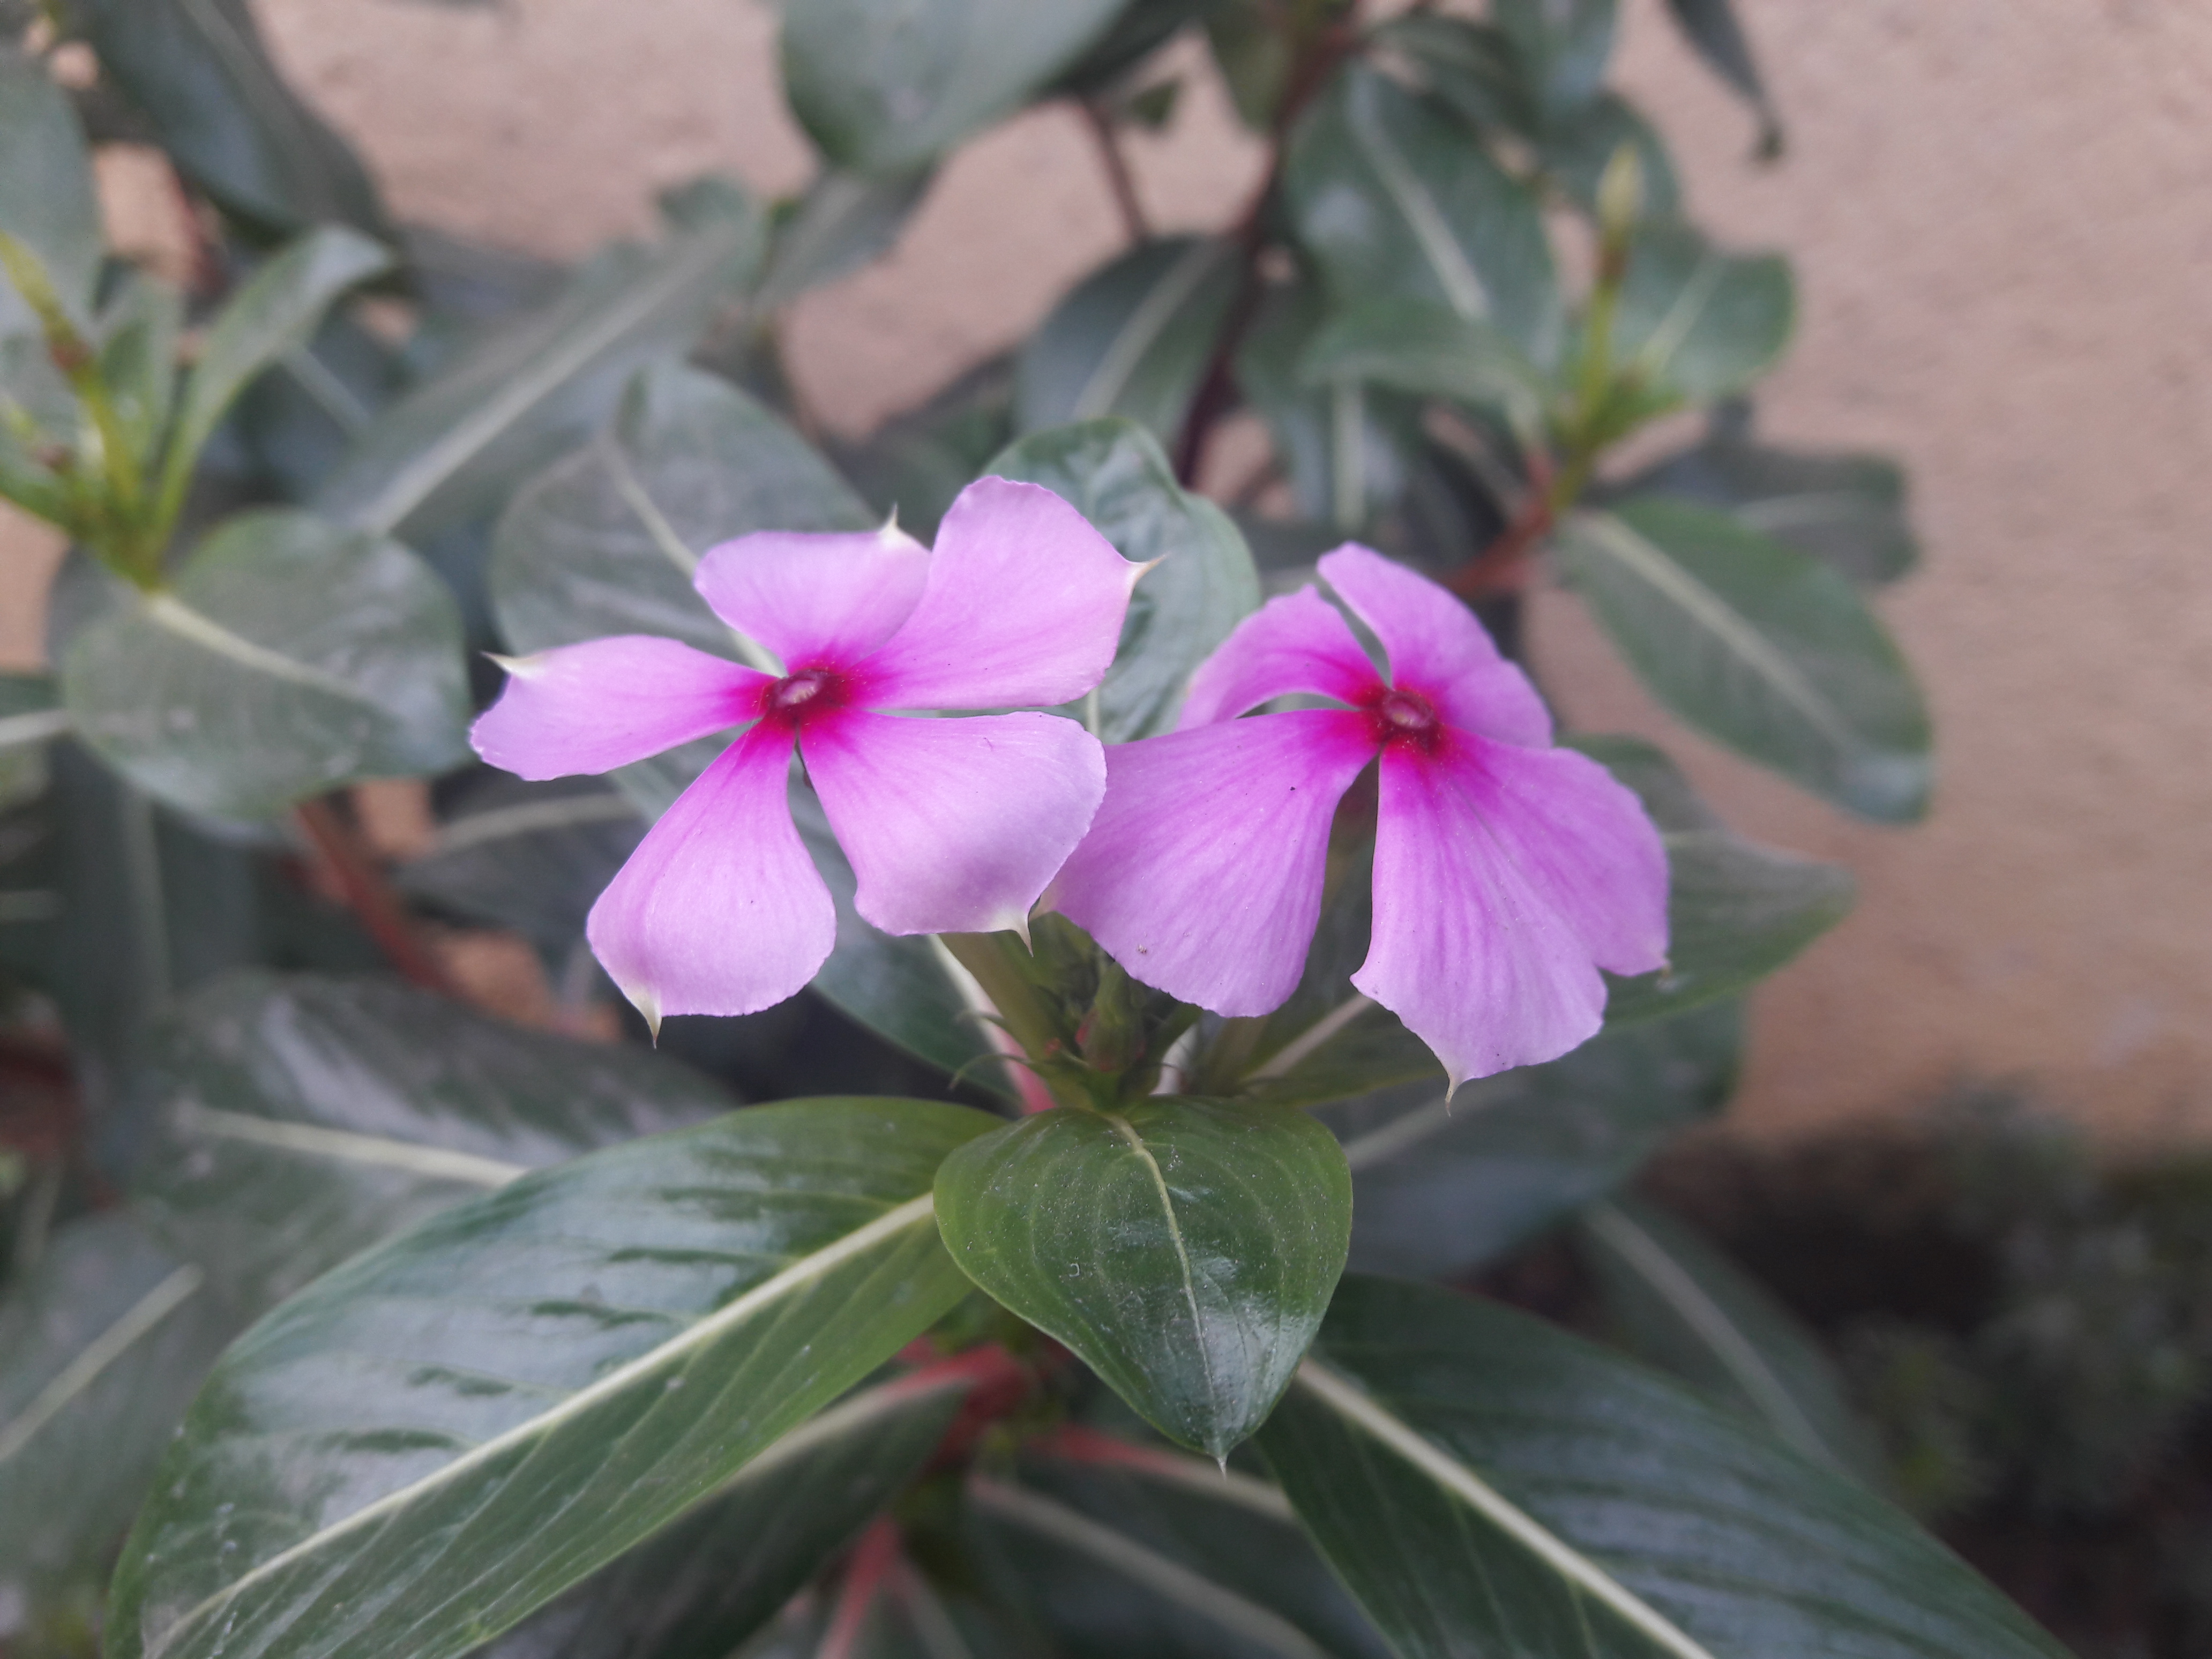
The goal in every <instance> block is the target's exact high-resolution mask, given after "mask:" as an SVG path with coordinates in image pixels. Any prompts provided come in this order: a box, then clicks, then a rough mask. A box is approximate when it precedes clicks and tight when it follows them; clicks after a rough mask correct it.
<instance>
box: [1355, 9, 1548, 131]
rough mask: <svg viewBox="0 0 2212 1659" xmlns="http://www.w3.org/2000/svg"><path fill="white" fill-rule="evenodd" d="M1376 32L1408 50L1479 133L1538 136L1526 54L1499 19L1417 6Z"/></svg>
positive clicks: (1430, 84) (1428, 81)
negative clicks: (1522, 55)
mask: <svg viewBox="0 0 2212 1659" xmlns="http://www.w3.org/2000/svg"><path fill="white" fill-rule="evenodd" d="M1375 35H1376V40H1378V41H1380V42H1382V43H1383V44H1384V45H1386V46H1389V47H1391V48H1393V49H1395V51H1397V52H1402V53H1403V54H1404V55H1405V56H1406V58H1407V59H1408V60H1409V61H1410V62H1411V63H1412V64H1413V67H1414V68H1415V69H1416V70H1418V71H1419V75H1420V77H1421V80H1422V82H1424V84H1425V86H1426V87H1427V88H1428V90H1429V91H1430V92H1431V93H1432V94H1435V96H1436V98H1437V101H1438V102H1440V103H1441V104H1443V106H1445V107H1446V108H1448V109H1449V110H1450V111H1452V112H1453V113H1455V115H1457V116H1458V117H1459V118H1461V119H1462V120H1463V121H1465V122H1466V123H1467V124H1468V125H1470V126H1472V127H1473V128H1474V130H1475V131H1477V132H1478V133H1484V134H1487V133H1489V132H1492V131H1509V132H1515V133H1518V134H1520V135H1521V136H1522V137H1524V138H1526V137H1534V135H1535V133H1536V131H1537V129H1538V126H1539V125H1540V123H1539V121H1538V119H1537V113H1536V111H1535V109H1534V106H1532V105H1531V104H1530V102H1529V94H1530V90H1531V88H1529V86H1528V82H1527V80H1526V79H1525V77H1524V76H1523V75H1522V65H1521V60H1520V56H1519V54H1518V53H1517V52H1516V51H1515V50H1514V48H1513V44H1512V42H1511V41H1510V40H1507V39H1506V37H1505V32H1504V30H1503V29H1501V28H1499V27H1498V26H1497V25H1496V24H1494V23H1488V22H1476V21H1473V20H1472V19H1469V18H1465V17H1453V16H1449V15H1443V14H1440V13H1437V12H1434V11H1417V12H1409V13H1407V15H1404V16H1402V17H1394V18H1392V19H1391V20H1390V21H1389V22H1387V23H1384V24H1383V25H1381V26H1380V27H1377V28H1376V31H1375Z"/></svg>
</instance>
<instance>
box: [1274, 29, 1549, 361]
mask: <svg viewBox="0 0 2212 1659" xmlns="http://www.w3.org/2000/svg"><path fill="white" fill-rule="evenodd" d="M1283 191H1284V196H1285V202H1286V204H1287V206H1288V208H1289V210H1290V214H1291V221H1292V222H1293V224H1294V225H1295V226H1296V228H1297V234H1298V240H1300V241H1301V242H1302V243H1303V244H1304V246H1305V248H1306V250H1307V252H1310V254H1312V256H1313V257H1314V259H1315V260H1316V263H1317V264H1319V265H1320V267H1321V270H1322V278H1323V280H1324V281H1325V283H1327V285H1328V289H1329V291H1330V293H1331V295H1332V297H1333V298H1334V300H1335V301H1336V302H1337V303H1338V304H1339V305H1340V306H1350V305H1353V304H1357V303H1361V302H1364V301H1370V300H1382V299H1391V298H1405V299H1416V300H1428V301H1441V302H1442V303H1443V304H1444V305H1447V306H1449V307H1450V308H1451V309H1452V310H1454V311H1455V312H1457V313H1459V314H1460V315H1461V316H1462V317H1470V318H1477V319H1484V320H1486V321H1488V322H1490V323H1491V324H1492V325H1495V326H1496V327H1498V328H1499V329H1501V330H1503V331H1504V333H1505V335H1506V336H1507V337H1508V338H1510V339H1511V340H1513V341H1514V342H1515V343H1516V344H1517V345H1518V346H1519V347H1520V349H1521V350H1522V355H1524V356H1527V357H1528V359H1529V360H1530V361H1531V362H1534V363H1536V364H1538V365H1539V366H1548V365H1550V364H1551V363H1552V362H1554V361H1555V360H1556V357H1557V356H1558V352H1559V345H1560V340H1561V326H1560V317H1559V294H1558V289H1557V286H1556V284H1555V282H1554V279H1553V271H1552V253H1551V246H1550V244H1549V242H1548V241H1547V240H1546V237H1545V234H1544V222H1543V216H1542V215H1541V211H1540V210H1539V209H1538V206H1537V203H1536V198H1535V197H1534V194H1533V193H1532V192H1531V191H1528V188H1527V187H1526V186H1524V185H1520V184H1518V183H1516V181H1515V180H1513V179H1509V178H1508V177H1506V175H1505V174H1504V173H1503V172H1502V171H1500V170H1499V168H1498V166H1497V164H1496V163H1495V162H1493V161H1491V160H1490V158H1489V157H1488V156H1487V155H1485V154H1484V153H1483V151H1482V149H1481V147H1480V144H1479V143H1477V142H1476V141H1475V139H1474V137H1472V136H1471V135H1470V134H1469V133H1468V131H1466V129H1465V128H1464V127H1463V126H1462V125H1461V124H1460V123H1459V122H1458V121H1457V120H1455V118H1453V117H1452V116H1451V115H1449V113H1447V112H1444V111H1443V110H1442V109H1440V108H1438V107H1437V106H1435V105H1434V104H1432V103H1431V102H1429V101H1427V100H1425V99H1423V98H1421V97H1419V96H1418V95H1417V94H1413V93H1411V92H1408V91H1407V89H1406V88H1403V87H1401V86H1400V85H1399V84H1398V83H1397V82H1395V81H1392V80H1390V79H1389V78H1388V77H1387V76H1383V75H1381V74H1379V73H1377V72H1376V71H1375V70H1370V69H1365V68H1363V67H1360V66H1358V65H1354V66H1353V67H1352V68H1350V69H1347V70H1345V71H1344V72H1343V74H1341V75H1340V76H1338V77H1337V78H1336V80H1335V81H1334V82H1333V83H1332V85H1331V87H1330V88H1329V90H1328V92H1326V93H1324V94H1322V97H1321V98H1320V99H1318V100H1316V104H1315V106H1314V107H1313V108H1312V109H1311V110H1310V112H1308V113H1307V114H1306V116H1305V117H1304V119H1303V120H1301V121H1300V123H1299V125H1298V129H1297V133H1296V134H1295V136H1294V137H1292V139H1291V147H1290V151H1289V155H1288V157H1287V159H1286V161H1285V171H1284V174H1283Z"/></svg>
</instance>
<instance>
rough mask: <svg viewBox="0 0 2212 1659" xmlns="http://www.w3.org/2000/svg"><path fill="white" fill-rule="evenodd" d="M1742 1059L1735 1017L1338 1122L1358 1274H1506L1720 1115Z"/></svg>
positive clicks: (1399, 1099)
mask: <svg viewBox="0 0 2212 1659" xmlns="http://www.w3.org/2000/svg"><path fill="white" fill-rule="evenodd" d="M1742 1046H1743V1036H1742V1023H1741V1016H1740V1015H1739V1013H1738V1011H1737V1010H1736V1008H1735V1006H1733V1005H1729V1006H1722V1007H1717V1008H1707V1009H1705V1010H1703V1011H1701V1012H1698V1013H1694V1014H1690V1015H1686V1016H1685V1017H1683V1018H1680V1019H1670V1020H1667V1021H1664V1022H1662V1023H1659V1024H1650V1025H1642V1026H1637V1027H1634V1028H1632V1029H1631V1030H1624V1031H1610V1030H1609V1031H1606V1032H1604V1033H1602V1034H1601V1035H1600V1036H1597V1037H1595V1038H1593V1039H1592V1040H1591V1041H1590V1042H1586V1043H1584V1044H1583V1046H1582V1047H1581V1048H1577V1049H1576V1050H1575V1051H1574V1052H1573V1053H1572V1054H1567V1055H1565V1057H1564V1058H1562V1059H1559V1060H1553V1061H1551V1062H1550V1063H1548V1064H1547V1065H1543V1066H1524V1067H1522V1069H1521V1070H1519V1071H1516V1072H1507V1073H1503V1074H1501V1075H1499V1076H1497V1077H1492V1078H1485V1079H1480V1081H1478V1082H1475V1083H1470V1084H1468V1085H1465V1086H1463V1087H1462V1089H1461V1090H1460V1091H1459V1092H1458V1093H1457V1094H1456V1095H1455V1096H1453V1097H1452V1098H1451V1101H1450V1102H1449V1104H1447V1103H1446V1102H1445V1100H1444V1097H1443V1088H1442V1087H1441V1086H1440V1085H1437V1086H1425V1087H1421V1088H1418V1089H1413V1088H1401V1089H1397V1090H1393V1091H1389V1092H1387V1093H1384V1094H1381V1095H1377V1096H1376V1097H1370V1098H1369V1099H1367V1100H1364V1101H1357V1102H1352V1103H1348V1104H1346V1105H1343V1106H1339V1107H1334V1108H1331V1109H1328V1110H1327V1111H1325V1112H1324V1113H1323V1115H1324V1117H1325V1118H1326V1119H1327V1120H1328V1122H1329V1124H1330V1125H1331V1126H1332V1127H1334V1129H1335V1130H1336V1131H1337V1133H1339V1134H1340V1135H1341V1136H1342V1137H1343V1139H1344V1155H1345V1158H1346V1162H1347V1163H1349V1164H1351V1166H1352V1215H1353V1217H1354V1221H1353V1225H1352V1262H1353V1264H1354V1265H1355V1266H1356V1267H1358V1270H1359V1271H1361V1272H1363V1273H1404V1274H1408V1275H1414V1276H1419V1277H1421V1278H1431V1277H1443V1276H1446V1275H1453V1274H1459V1273H1466V1272H1468V1271H1470V1270H1472V1269H1474V1268H1477V1267H1482V1266H1484V1265H1486V1263H1489V1262H1492V1261H1496V1260H1498V1258H1499V1257H1500V1256H1503V1255H1504V1254H1505V1253H1506V1252H1507V1251H1509V1250H1510V1249H1513V1248H1514V1247H1515V1246H1516V1245H1518V1244H1520V1243H1523V1242H1525V1241H1526V1240H1528V1239H1530V1238H1533V1237H1535V1236H1536V1235H1537V1234H1538V1233H1541V1232H1542V1231H1544V1230H1545V1229H1546V1228H1547V1227H1550V1226H1553V1225H1556V1224H1558V1223H1559V1222H1560V1221H1563V1220H1565V1218H1567V1217H1568V1216H1570V1215H1571V1214H1572V1213H1573V1212H1575V1211H1576V1210H1577V1209H1578V1208H1579V1207H1580V1206H1583V1205H1584V1204H1587V1203H1589V1202H1590V1201H1591V1200H1594V1199H1596V1198H1600V1197H1601V1196H1603V1195H1604V1194H1607V1193H1609V1192H1612V1191H1613V1190H1614V1189H1615V1188H1618V1187H1620V1185H1621V1184H1622V1183H1624V1182H1626V1181H1627V1180H1629V1178H1630V1177H1631V1176H1633V1175H1634V1174H1635V1173H1636V1171H1637V1170H1638V1169H1639V1168H1641V1167H1642V1166H1643V1164H1644V1160H1645V1159H1647V1158H1650V1156H1651V1155H1652V1154H1653V1153H1654V1152H1657V1151H1658V1150H1659V1148H1660V1147H1661V1146H1664V1145H1665V1144H1666V1142H1667V1141H1668V1139H1670V1138H1671V1137H1672V1136H1673V1135H1674V1134H1675V1133H1677V1132H1678V1131H1680V1130H1682V1129H1685V1128H1687V1127H1690V1126H1691V1125H1692V1124H1696V1123H1700V1122H1703V1121H1705V1120H1707V1119H1709V1118H1711V1116H1713V1115H1715V1114H1716V1113H1717V1112H1718V1111H1719V1110H1720V1109H1721V1108H1722V1107H1723V1105H1724V1104H1725V1103H1726V1102H1727V1100H1728V1097H1729V1092H1730V1091H1731V1090H1732V1089H1733V1088H1734V1087H1735V1075H1736V1066H1737V1064H1738V1060H1739V1056H1740V1055H1741V1051H1742Z"/></svg>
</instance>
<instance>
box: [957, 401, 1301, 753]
mask: <svg viewBox="0 0 2212 1659" xmlns="http://www.w3.org/2000/svg"><path fill="white" fill-rule="evenodd" d="M985 470H986V471H989V472H994V473H996V474H998V475H999V476H1000V477H1006V478H1018V479H1022V480H1024V481H1026V482H1027V483H1035V484H1042V485H1043V486H1044V487H1045V488H1046V489H1049V490H1051V491H1053V492H1054V494H1055V495H1059V496H1060V497H1061V498H1062V499H1063V500H1065V501H1069V502H1071V503H1073V506H1074V507H1075V509H1076V510H1077V511H1078V512H1079V513H1082V514H1083V516H1084V517H1085V518H1086V519H1088V520H1091V523H1092V524H1093V525H1095V526H1097V528H1098V532H1099V533H1100V534H1101V535H1103V536H1104V537H1105V538H1106V539H1107V540H1108V541H1109V542H1111V543H1113V544H1114V546H1115V549H1116V550H1118V551H1119V552H1120V553H1121V556H1122V557H1123V558H1125V559H1128V560H1131V561H1133V562H1136V563H1138V564H1149V563H1151V562H1152V561H1154V560H1158V561H1159V562H1158V564H1157V565H1156V566H1155V567H1154V568H1152V570H1150V571H1147V572H1146V574H1145V577H1144V579H1143V580H1141V581H1139V583H1138V584H1137V589H1136V592H1134V593H1133V595H1132V596H1131V597H1130V600H1129V614H1128V617H1127V619H1126V620H1125V621H1124V622H1123V623H1122V624H1121V645H1120V647H1118V649H1117V650H1116V651H1115V657H1114V665H1113V666H1112V667H1111V668H1109V669H1108V670H1107V671H1106V679H1105V682H1104V684H1102V685H1101V686H1100V687H1099V688H1098V691H1097V701H1096V704H1095V707H1086V708H1085V711H1084V712H1085V714H1086V719H1087V720H1088V722H1089V723H1090V724H1091V728H1092V730H1093V731H1094V732H1097V735H1098V737H1099V738H1100V739H1101V740H1102V741H1103V742H1106V743H1127V742H1130V741H1131V740H1133V739H1134V738H1146V737H1152V736H1154V735H1156V734H1157V733H1159V732H1166V731H1170V730H1172V729H1173V728H1174V726H1175V718H1176V712H1177V710H1179V709H1180V708H1182V695H1183V688H1184V687H1185V686H1186V685H1187V684H1188V683H1189V681H1190V676H1191V671H1192V670H1194V669H1195V668H1196V667H1197V666H1198V665H1199V664H1200V663H1201V662H1203V661H1205V660H1206V658H1207V657H1209V656H1211V655H1212V653H1213V650H1214V647H1217V646H1218V645H1219V644H1220V643H1221V642H1222V641H1224V640H1225V639H1227V638H1228V637H1229V634H1230V630H1231V629H1233V628H1235V627H1236V626H1237V623H1240V622H1242V621H1243V619H1244V618H1245V617H1248V616H1249V615H1250V614H1251V613H1252V612H1253V611H1256V610H1257V609H1259V605H1260V575H1259V572H1258V571H1257V570H1256V569H1255V568H1254V566H1253V563H1252V555H1251V553H1250V552H1249V550H1247V549H1246V547H1245V545H1244V538H1243V536H1242V535H1240V534H1239V533H1238V532H1237V526H1235V525H1233V524H1231V522H1230V521H1229V517H1228V515H1227V514H1226V513H1224V512H1222V510H1221V509H1220V508H1219V507H1216V506H1214V504H1213V503H1212V501H1207V500H1206V499H1205V498H1204V497H1202V496H1199V495H1190V494H1188V492H1186V491H1184V490H1183V489H1180V488H1178V487H1177V485H1176V478H1175V471H1174V469H1173V468H1172V467H1170V465H1168V459H1167V457H1166V456H1165V455H1164V454H1162V453H1160V447H1159V446H1158V444H1157V443H1155V442H1154V441H1152V437H1151V435H1149V434H1147V433H1146V431H1145V430H1144V429H1143V428H1141V427H1139V426H1137V425H1135V424H1133V422H1129V421H1127V420H1122V419H1118V418H1109V419H1105V420H1097V421H1086V422H1081V423H1080V424H1079V425H1075V426H1065V427H1059V428H1054V429H1052V430H1050V431H1046V432H1039V433H1035V434H1032V435H1030V436H1029V437H1026V438H1024V439H1023V440H1021V441H1019V442H1018V443H1017V444H1015V445H1014V446H1013V447H1012V448H1010V449H1007V450H1006V451H1004V452H1002V453H1000V455H999V456H998V457H997V458H996V459H994V460H993V461H992V462H991V463H990V464H989V465H988V466H987V468H986V469H985ZM1093 715H1095V718H1091V716H1093Z"/></svg>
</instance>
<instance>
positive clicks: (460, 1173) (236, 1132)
mask: <svg viewBox="0 0 2212 1659" xmlns="http://www.w3.org/2000/svg"><path fill="white" fill-rule="evenodd" d="M171 1121H173V1123H174V1125H175V1127H176V1128H177V1129H178V1131H179V1133H184V1134H187V1135H190V1134H203V1135H211V1136H213V1137H214V1138H215V1139H218V1140H236V1141H243V1142H246V1144H248V1145H251V1146H267V1147H270V1148H271V1149H273V1150H275V1151H277V1152H296V1153H299V1154H300V1155H301V1156H302V1157H306V1158H323V1159H327V1160H328V1161H330V1162H331V1163H336V1164H368V1165H372V1166H374V1167H377V1168H380V1169H389V1170H403V1171H404V1172H405V1173H407V1174H409V1175H418V1176H425V1177H428V1178H429V1179H432V1180H439V1181H455V1182H464V1183H465V1184H467V1185H469V1186H471V1187H483V1188H500V1187H504V1186H506V1185H507V1183H508V1182H511V1181H515V1180H518V1179H520V1177H521V1176H526V1175H528V1174H529V1173H530V1167H531V1166H529V1165H528V1164H510V1163H507V1162H504V1161H503V1160H501V1159H499V1158H485V1157H483V1156H480V1155H479V1154H477V1153H475V1152H455V1151H453V1150H451V1149H449V1148H447V1147H443V1146H424V1145H422V1143H421V1142H420V1141H412V1140H397V1139H392V1138H390V1137H388V1136H383V1135H366V1134H362V1133H359V1132H358V1131H356V1130H352V1129H332V1128H328V1127H325V1126H324V1125H322V1124H319V1123H293V1122H287V1121H283V1120H281V1119H277V1118H268V1117H256V1116H254V1115H252V1114H251V1113H246V1112H232V1111H225V1110H224V1109H222V1108H221V1107H216V1106H203V1105H202V1104H200V1103H199V1102H197V1100H191V1099H185V1100H181V1101H179V1102H178V1103H177V1107H176V1110H175V1113H174V1115H173V1118H172V1120H171Z"/></svg>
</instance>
